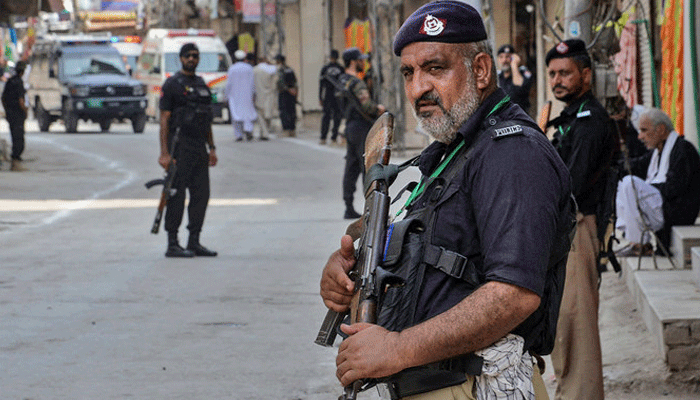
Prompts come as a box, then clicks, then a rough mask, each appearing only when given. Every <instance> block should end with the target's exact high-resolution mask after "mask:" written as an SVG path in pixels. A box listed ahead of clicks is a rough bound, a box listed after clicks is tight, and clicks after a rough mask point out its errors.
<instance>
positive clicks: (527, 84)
mask: <svg viewBox="0 0 700 400" xmlns="http://www.w3.org/2000/svg"><path fill="white" fill-rule="evenodd" d="M498 65H499V67H500V69H499V71H498V86H500V87H501V88H502V89H503V90H504V91H505V92H506V93H508V95H509V96H510V98H511V100H513V103H515V104H517V105H519V106H520V107H522V108H523V110H525V112H526V113H528V114H529V113H530V88H531V87H532V81H533V79H532V73H531V72H530V71H529V70H528V69H527V67H526V66H524V65H520V56H519V55H518V53H516V52H515V48H513V46H511V45H509V44H504V45H503V46H501V47H500V48H499V49H498Z"/></svg>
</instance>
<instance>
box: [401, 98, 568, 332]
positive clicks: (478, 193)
mask: <svg viewBox="0 0 700 400" xmlns="http://www.w3.org/2000/svg"><path fill="white" fill-rule="evenodd" d="M505 96H506V94H505V93H504V92H503V90H501V89H498V90H497V91H496V92H495V93H494V94H492V95H491V96H489V97H488V98H487V99H486V100H485V101H484V103H483V104H482V105H481V106H480V107H479V108H478V109H477V110H476V112H475V113H474V114H473V115H472V117H470V118H469V120H467V122H466V123H465V124H464V125H463V126H462V127H461V128H460V129H459V135H458V139H456V140H455V141H453V143H452V144H451V145H450V146H445V145H444V144H442V143H439V142H435V143H433V144H432V145H430V146H429V147H428V148H426V149H425V150H424V152H423V153H422V154H421V157H420V168H421V171H422V173H423V175H424V176H428V175H430V173H432V171H433V170H434V169H435V167H436V166H437V165H438V164H439V162H440V159H441V158H442V157H443V154H450V152H451V150H452V149H453V148H454V147H455V146H456V145H457V144H458V142H460V140H459V138H463V139H464V141H465V146H470V145H471V144H472V143H474V142H475V141H476V140H477V138H478V137H480V135H487V136H485V137H481V138H480V139H478V141H477V142H476V144H475V146H474V147H473V148H472V150H471V153H470V155H469V158H468V160H467V162H466V164H465V166H464V168H463V169H462V170H461V171H459V172H458V173H457V175H456V176H455V178H454V179H453V180H452V182H451V184H450V185H449V186H448V187H447V188H445V189H443V190H444V191H443V193H442V195H441V196H440V200H439V201H438V203H437V209H436V213H437V217H436V220H435V227H434V229H433V231H434V234H433V239H432V244H433V245H436V246H440V247H444V248H445V249H448V250H451V251H455V252H458V253H459V254H461V255H464V256H466V257H468V258H470V259H473V260H478V261H479V262H478V263H477V264H479V265H480V267H478V268H477V269H478V275H479V277H480V278H481V279H480V280H481V281H482V282H484V283H485V282H488V281H497V282H504V283H509V284H513V285H516V286H519V287H522V288H525V289H528V290H530V291H532V292H534V293H536V294H537V295H539V296H540V297H541V296H542V295H543V291H544V286H545V276H546V273H547V268H548V265H549V262H550V260H549V257H550V252H551V250H552V248H553V246H554V244H555V243H557V241H559V240H561V238H559V237H558V235H557V234H556V230H557V225H558V224H559V223H560V221H562V218H563V215H562V214H564V213H563V212H562V210H564V209H565V207H566V204H568V202H569V201H570V180H569V173H568V170H567V168H566V166H565V165H564V163H563V162H562V161H561V158H560V157H559V156H558V155H557V153H556V151H555V149H554V148H553V146H552V145H551V143H550V142H549V141H548V140H547V138H546V136H545V135H544V134H543V133H542V132H541V131H540V130H539V129H536V128H535V126H536V124H535V123H534V122H533V121H532V119H531V118H530V117H529V116H527V115H526V114H525V113H524V112H523V111H522V109H521V108H520V107H517V106H516V105H515V104H514V103H512V102H508V103H506V105H505V106H504V107H502V108H500V109H499V110H497V111H496V112H494V113H493V114H491V115H490V116H487V115H488V114H489V112H490V111H491V110H493V109H494V107H495V106H496V105H497V104H498V103H499V102H500V101H501V100H502V99H503V98H504V97H505ZM494 126H495V127H496V128H498V127H500V128H498V129H495V130H494ZM445 147H447V148H445ZM434 189H435V188H434V185H431V186H429V187H428V189H427V190H426V191H425V192H424V193H423V194H422V195H421V196H420V197H418V198H417V200H416V202H415V204H414V205H412V206H411V207H410V208H409V214H408V215H407V218H408V217H410V214H411V211H416V210H418V209H420V208H422V207H423V206H424V205H425V202H426V200H427V199H430V198H431V196H432V195H433V194H432V191H433V190H434ZM424 279H425V280H424V283H423V290H422V291H421V294H420V298H419V300H418V304H419V309H418V310H417V314H416V319H417V321H423V320H426V319H429V318H431V317H433V316H435V315H437V314H440V313H442V312H444V311H446V310H448V309H450V308H451V307H453V306H454V305H456V304H457V303H459V302H460V301H461V300H463V299H464V298H465V297H467V296H468V295H469V294H470V293H472V292H473V291H474V290H476V287H473V286H471V285H470V284H468V283H466V282H465V281H461V280H457V279H456V278H453V277H450V276H448V275H446V274H445V273H443V272H442V271H440V270H437V269H435V268H427V269H426V273H425V278H424ZM536 318H537V317H535V319H536ZM526 322H527V321H526ZM537 323H539V321H538V322H537ZM537 323H535V322H533V323H531V324H529V325H528V326H525V327H524V325H526V324H525V323H524V324H522V325H521V326H520V327H519V328H518V329H524V332H519V331H518V329H516V330H515V331H514V332H515V333H518V334H521V335H522V336H527V333H529V332H528V331H529V330H532V329H533V326H536V325H537Z"/></svg>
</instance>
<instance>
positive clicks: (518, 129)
mask: <svg viewBox="0 0 700 400" xmlns="http://www.w3.org/2000/svg"><path fill="white" fill-rule="evenodd" d="M522 132H523V127H522V126H520V125H513V126H506V127H505V128H499V129H496V130H495V131H493V136H491V137H492V138H493V139H500V138H502V137H506V136H512V135H517V134H519V133H522Z"/></svg>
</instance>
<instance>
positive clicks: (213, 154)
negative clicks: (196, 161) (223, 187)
mask: <svg viewBox="0 0 700 400" xmlns="http://www.w3.org/2000/svg"><path fill="white" fill-rule="evenodd" d="M218 161H219V159H218V158H217V157H216V149H211V150H209V166H210V167H213V166H215V165H216V163H217V162H218Z"/></svg>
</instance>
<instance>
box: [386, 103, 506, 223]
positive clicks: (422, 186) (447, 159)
mask: <svg viewBox="0 0 700 400" xmlns="http://www.w3.org/2000/svg"><path fill="white" fill-rule="evenodd" d="M509 101H510V96H506V97H504V98H503V99H501V101H499V102H498V104H496V106H495V107H494V108H493V110H491V112H489V113H488V115H487V116H486V118H488V117H490V116H491V114H493V113H495V112H496V111H498V110H499V109H500V108H501V107H503V106H504V105H505V104H506V103H508V102H509ZM462 147H464V140H462V141H461V142H460V143H459V145H457V147H455V149H454V150H452V153H450V154H449V155H448V156H447V157H445V159H444V160H442V162H441V163H440V165H439V166H438V167H437V168H436V169H435V171H433V173H432V174H431V175H430V178H429V179H427V180H425V179H423V180H421V184H420V185H418V186H416V187H415V188H414V189H413V191H412V192H411V195H410V196H408V200H406V203H405V204H404V205H403V207H401V209H400V210H399V212H397V213H396V216H395V217H398V216H399V215H401V213H402V212H403V210H405V209H406V208H407V207H408V206H410V205H411V203H413V201H414V200H415V199H416V198H417V197H418V196H420V195H421V194H423V192H424V191H425V188H426V186H427V185H428V184H429V183H430V182H432V181H433V180H434V179H435V178H437V177H438V176H440V174H441V173H442V171H443V170H444V169H445V168H447V165H449V163H450V161H452V159H453V158H454V156H455V155H457V153H458V152H459V150H461V149H462Z"/></svg>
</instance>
